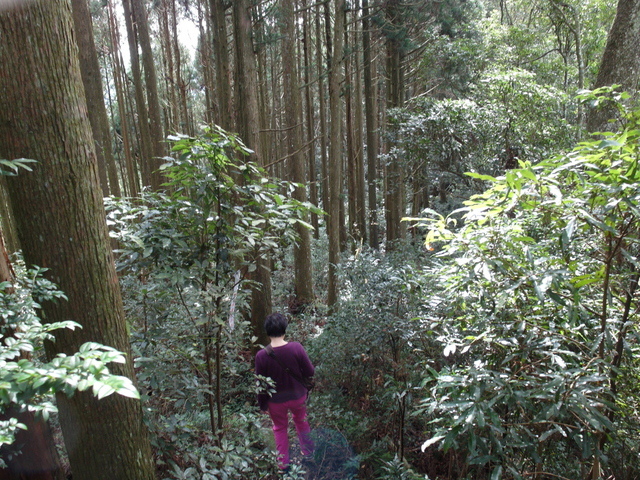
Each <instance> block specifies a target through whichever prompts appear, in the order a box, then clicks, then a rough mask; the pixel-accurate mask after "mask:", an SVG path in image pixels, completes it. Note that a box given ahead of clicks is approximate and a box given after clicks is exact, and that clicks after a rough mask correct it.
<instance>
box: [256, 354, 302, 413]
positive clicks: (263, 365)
mask: <svg viewBox="0 0 640 480" xmlns="http://www.w3.org/2000/svg"><path fill="white" fill-rule="evenodd" d="M273 352H274V353H275V355H276V357H278V359H279V360H280V361H281V362H282V363H283V364H284V365H286V366H287V367H289V369H291V371H292V372H295V373H296V374H298V375H300V376H301V377H312V376H313V374H314V372H315V368H314V366H313V364H312V363H311V360H309V356H308V355H307V352H306V351H305V349H304V347H303V346H302V345H300V344H299V343H298V342H289V343H287V344H286V345H282V346H280V347H275V348H274V349H273ZM256 374H258V375H262V376H264V377H269V378H272V379H273V380H274V381H275V383H276V392H275V393H274V394H273V395H272V396H269V394H268V393H260V394H258V405H259V406H260V410H267V404H268V403H269V402H273V403H284V402H288V401H289V400H296V399H298V398H301V397H303V396H305V395H306V394H307V389H306V388H305V386H304V385H302V384H301V383H300V382H299V381H297V380H296V379H294V378H293V377H292V376H291V375H289V374H288V373H287V371H286V370H285V369H284V368H282V366H281V365H280V364H279V363H278V361H277V360H276V359H274V358H271V357H270V356H269V354H268V353H267V352H266V351H265V350H264V349H262V350H260V351H259V352H258V354H257V355H256Z"/></svg>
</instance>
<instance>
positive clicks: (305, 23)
mask: <svg viewBox="0 0 640 480" xmlns="http://www.w3.org/2000/svg"><path fill="white" fill-rule="evenodd" d="M302 8H303V9H304V14H303V19H302V46H303V49H304V84H305V88H304V93H305V96H304V100H305V106H306V113H307V115H306V127H307V143H308V146H307V155H308V159H307V162H308V165H309V201H310V202H311V203H312V204H313V205H318V181H317V180H318V179H317V174H316V141H315V115H314V110H313V89H312V88H311V87H312V86H311V54H310V43H311V35H310V34H309V30H310V26H309V9H308V8H307V0H303V1H302ZM317 41H320V40H319V39H317ZM311 225H312V226H313V235H314V237H315V238H319V234H320V230H319V222H318V215H317V214H315V213H312V214H311Z"/></svg>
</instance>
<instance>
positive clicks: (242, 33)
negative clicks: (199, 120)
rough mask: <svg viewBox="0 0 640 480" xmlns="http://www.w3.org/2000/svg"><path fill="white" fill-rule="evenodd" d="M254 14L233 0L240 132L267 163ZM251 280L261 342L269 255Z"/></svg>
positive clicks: (268, 304) (254, 321)
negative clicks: (259, 106)
mask: <svg viewBox="0 0 640 480" xmlns="http://www.w3.org/2000/svg"><path fill="white" fill-rule="evenodd" d="M251 28H252V22H251V15H250V11H249V2H248V1H247V0H235V1H234V2H233V33H234V40H235V44H236V58H235V60H236V105H237V107H238V110H239V112H238V113H239V115H238V131H239V133H240V137H241V138H242V139H243V140H244V142H245V143H246V145H247V146H248V147H249V148H251V149H252V150H253V152H254V153H253V154H252V155H251V159H252V160H253V161H255V162H256V163H257V164H258V165H264V148H263V145H262V141H261V140H262V136H261V133H260V130H261V129H260V114H259V110H258V83H257V80H258V79H257V70H256V59H255V54H254V51H253V41H252V36H251V33H252V32H251ZM256 263H257V265H256V270H255V271H254V272H253V274H252V280H254V281H255V282H257V283H258V286H254V287H252V288H251V326H252V329H253V334H254V335H255V336H256V337H258V342H259V343H263V344H266V343H267V342H268V338H267V336H266V333H265V332H264V329H263V328H262V325H263V322H264V318H265V317H266V316H267V315H268V314H270V313H271V309H272V300H271V270H270V268H269V261H268V259H266V258H258V259H256Z"/></svg>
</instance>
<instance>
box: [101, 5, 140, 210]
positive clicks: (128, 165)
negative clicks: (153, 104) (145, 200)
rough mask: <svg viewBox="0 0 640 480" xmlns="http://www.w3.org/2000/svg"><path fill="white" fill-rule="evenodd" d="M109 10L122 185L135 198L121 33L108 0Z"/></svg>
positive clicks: (134, 168) (133, 163) (135, 174)
mask: <svg viewBox="0 0 640 480" xmlns="http://www.w3.org/2000/svg"><path fill="white" fill-rule="evenodd" d="M107 6H108V8H109V31H110V36H111V64H112V66H113V79H114V84H115V88H116V98H117V100H118V113H119V114H120V134H121V136H122V154H123V157H124V158H123V163H124V171H125V173H124V174H123V175H122V178H123V180H122V185H123V187H124V191H125V194H126V195H129V196H132V197H135V196H137V195H138V192H139V187H138V181H137V178H138V175H137V171H136V165H135V162H134V160H133V151H132V145H131V140H130V132H129V119H128V118H129V116H128V115H127V101H126V95H125V86H124V80H123V70H124V68H123V65H122V58H121V55H120V33H119V31H118V24H117V19H116V16H115V12H114V10H113V4H112V3H111V0H108V3H107Z"/></svg>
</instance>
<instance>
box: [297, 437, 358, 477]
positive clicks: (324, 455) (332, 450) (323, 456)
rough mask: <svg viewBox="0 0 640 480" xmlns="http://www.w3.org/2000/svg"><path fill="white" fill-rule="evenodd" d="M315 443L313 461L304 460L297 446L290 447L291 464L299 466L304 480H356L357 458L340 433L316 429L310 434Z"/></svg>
mask: <svg viewBox="0 0 640 480" xmlns="http://www.w3.org/2000/svg"><path fill="white" fill-rule="evenodd" d="M311 437H312V438H313V441H314V443H315V451H314V454H313V460H309V461H307V460H305V459H304V458H303V456H302V454H301V453H300V448H299V447H298V445H297V444H294V445H292V449H291V459H292V463H294V464H298V465H301V466H302V468H303V470H305V472H306V474H305V477H304V478H305V479H306V480H350V479H355V478H357V473H358V468H359V466H360V461H359V458H358V457H357V456H356V455H355V453H354V451H353V449H352V448H351V447H350V446H349V443H348V442H347V439H346V438H345V437H344V435H342V434H341V433H340V432H338V431H336V430H331V429H328V428H318V429H314V430H313V431H312V432H311Z"/></svg>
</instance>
